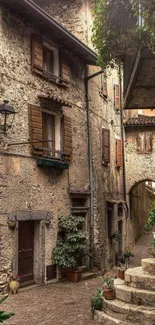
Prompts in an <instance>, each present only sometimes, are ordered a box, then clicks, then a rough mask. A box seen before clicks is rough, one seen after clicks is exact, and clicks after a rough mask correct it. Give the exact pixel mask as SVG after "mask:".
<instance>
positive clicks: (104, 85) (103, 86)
mask: <svg viewBox="0 0 155 325" xmlns="http://www.w3.org/2000/svg"><path fill="white" fill-rule="evenodd" d="M100 95H101V96H102V97H103V98H105V99H107V97H108V90H107V79H106V78H105V77H104V75H102V74H101V92H100Z"/></svg>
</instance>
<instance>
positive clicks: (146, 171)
mask: <svg viewBox="0 0 155 325" xmlns="http://www.w3.org/2000/svg"><path fill="white" fill-rule="evenodd" d="M140 132H152V138H153V143H152V145H153V148H152V149H153V150H152V153H150V154H139V153H138V152H137V140H136V139H137V138H138V135H139V133H140ZM125 136H126V147H125V159H126V171H127V174H126V183H127V199H128V204H129V206H130V203H131V202H130V195H131V193H134V195H135V199H134V201H133V208H134V211H133V209H132V208H131V211H130V215H131V217H132V219H131V220H128V238H127V242H128V245H129V246H130V247H132V246H133V245H134V244H135V242H136V240H137V239H138V236H139V235H140V231H141V229H142V228H143V226H144V224H145V221H146V219H147V207H148V199H147V196H148V195H147V193H146V191H144V190H143V195H142V193H141V192H142V190H141V186H142V187H143V184H144V183H142V185H141V184H139V183H141V182H143V181H146V180H152V181H154V180H155V169H154V159H155V141H154V129H153V128H151V127H150V128H143V131H142V129H141V128H139V129H138V128H137V127H136V128H134V129H133V128H130V129H126V132H125ZM138 184H139V185H138ZM140 185H141V186H140ZM137 186H138V187H137ZM139 192H140V194H139ZM135 210H136V211H135Z"/></svg>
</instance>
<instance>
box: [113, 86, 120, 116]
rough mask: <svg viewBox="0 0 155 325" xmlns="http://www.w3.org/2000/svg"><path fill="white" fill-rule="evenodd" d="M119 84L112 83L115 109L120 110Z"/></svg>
mask: <svg viewBox="0 0 155 325" xmlns="http://www.w3.org/2000/svg"><path fill="white" fill-rule="evenodd" d="M120 104H121V102H120V86H119V85H117V84H115V85H114V105H115V109H116V110H120Z"/></svg>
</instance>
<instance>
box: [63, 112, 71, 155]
mask: <svg viewBox="0 0 155 325" xmlns="http://www.w3.org/2000/svg"><path fill="white" fill-rule="evenodd" d="M62 122H63V135H62V136H63V139H62V140H63V151H64V152H65V153H67V154H68V155H69V156H68V155H66V156H65V160H71V156H72V123H71V118H70V117H68V116H66V115H64V116H63V120H62Z"/></svg>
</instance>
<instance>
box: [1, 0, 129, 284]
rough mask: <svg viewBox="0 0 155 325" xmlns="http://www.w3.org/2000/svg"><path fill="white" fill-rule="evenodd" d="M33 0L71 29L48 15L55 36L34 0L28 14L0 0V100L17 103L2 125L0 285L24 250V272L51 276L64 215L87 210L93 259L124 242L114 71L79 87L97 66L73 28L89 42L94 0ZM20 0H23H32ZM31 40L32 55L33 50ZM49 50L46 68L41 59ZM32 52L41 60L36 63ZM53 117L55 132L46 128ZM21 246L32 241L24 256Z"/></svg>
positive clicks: (107, 258)
mask: <svg viewBox="0 0 155 325" xmlns="http://www.w3.org/2000/svg"><path fill="white" fill-rule="evenodd" d="M36 2H37V3H38V5H42V6H43V4H44V8H43V9H45V10H46V11H48V13H49V14H51V15H52V17H53V18H55V19H56V20H57V22H58V23H63V24H64V25H65V27H66V28H68V29H69V31H71V32H72V33H73V34H70V33H69V32H68V30H66V29H64V28H63V27H62V26H61V25H57V23H56V22H55V21H54V20H52V24H53V25H54V26H55V24H56V26H57V27H58V28H59V27H60V29H61V33H62V37H61V33H60V34H58V39H57V37H56V36H57V35H55V34H54V33H53V34H52V33H49V30H48V28H49V25H48V24H51V21H50V16H46V14H45V13H44V12H43V11H41V9H40V8H39V7H37V6H35V5H34V4H32V3H31V5H32V7H35V10H36V11H35V14H36V16H35V19H33V18H34V17H33V10H32V11H31V15H27V12H28V9H27V8H24V7H22V6H23V4H22V1H18V0H17V6H16V12H14V9H13V6H12V5H11V1H8V2H6V1H4V2H3V1H2V5H1V8H0V42H1V48H0V66H1V72H0V73H1V85H0V97H1V102H3V100H4V99H6V98H7V99H8V100H9V102H10V105H12V106H13V107H14V108H15V110H16V112H18V113H17V114H16V115H15V118H14V121H13V124H12V127H11V128H10V129H9V130H8V131H7V133H6V134H5V135H4V134H3V132H1V135H0V166H1V168H0V253H1V255H0V259H1V261H0V285H1V289H3V288H4V287H5V286H6V283H7V281H8V279H9V276H10V274H11V273H12V272H13V273H14V274H18V273H20V266H21V269H22V270H23V268H24V265H25V264H24V263H25V262H24V259H29V263H30V264H31V267H30V268H29V266H28V267H27V266H26V267H27V269H26V270H25V271H23V275H21V274H19V275H20V276H21V277H22V280H23V281H25V282H28V283H30V282H31V281H35V282H36V283H39V284H43V283H46V282H47V281H48V280H50V279H51V278H52V277H53V276H54V275H53V274H54V268H53V266H52V262H51V254H52V249H53V248H54V247H55V243H56V239H57V235H58V230H59V229H58V218H59V216H61V215H65V214H70V213H73V214H75V215H77V214H80V215H82V216H83V217H84V223H85V229H86V230H87V231H88V233H90V243H89V244H90V248H91V251H93V253H94V258H93V264H94V265H96V266H98V268H99V269H101V270H102V271H103V272H104V271H105V270H106V269H107V268H109V266H110V265H113V263H114V261H115V255H116V253H121V251H122V249H123V247H124V246H125V243H126V214H125V211H126V209H125V202H124V186H123V184H124V182H123V161H122V154H121V148H122V147H121V146H122V142H121V137H122V132H121V115H120V110H119V107H116V100H117V99H118V98H117V96H116V86H119V76H118V73H117V72H114V74H113V75H112V76H111V77H110V78H109V79H108V81H107V83H106V84H107V88H105V89H106V90H105V89H104V90H103V86H104V87H106V85H105V78H104V75H103V74H100V75H99V76H98V77H94V78H92V79H91V80H89V81H88V84H87V87H86V81H85V80H86V78H85V77H86V75H85V70H86V65H88V75H90V74H93V73H95V72H96V71H99V70H100V68H99V67H95V63H94V60H95V59H94V58H95V54H94V52H93V51H92V50H91V49H89V48H88V47H87V46H86V45H84V44H83V43H81V42H79V41H78V39H77V38H76V37H74V35H75V36H77V37H78V38H79V39H80V40H82V41H84V42H85V43H87V44H89V41H90V33H89V26H90V24H91V21H92V20H91V10H92V3H91V2H89V1H86V2H83V1H74V2H73V1H72V2H70V1H69V2H68V3H67V1H57V2H56V4H55V3H54V2H52V5H51V2H50V1H44V2H43V1H42V2H40V1H36ZM24 3H26V5H27V4H28V6H29V5H30V2H29V0H27V1H26V2H24ZM62 3H63V5H62ZM23 8H24V9H23ZM18 9H19V10H18ZM26 10H27V11H26ZM40 14H43V15H45V16H46V23H45V22H44V21H42V24H39V23H38V22H39V20H37V19H40V18H37V17H38V16H37V15H40ZM39 17H40V16H39ZM52 17H51V19H52ZM66 17H67V18H66ZM43 24H45V25H44V26H43ZM46 24H47V25H46ZM53 25H52V26H53ZM42 26H43V28H42ZM50 26H51V25H50ZM54 28H55V27H54ZM43 29H44V31H43ZM34 35H35V36H36V35H37V38H35V41H34V43H33V37H34ZM51 35H54V36H53V37H54V43H53V39H51ZM63 35H64V37H63ZM32 36H33V37H32ZM65 37H66V39H65V42H64V38H65ZM40 39H42V46H43V47H45V48H46V50H45V52H44V53H45V54H44V59H43V62H42V64H44V72H49V70H50V69H54V71H53V70H52V71H53V74H54V75H55V76H56V78H53V77H51V75H48V74H47V73H46V74H44V75H43V74H42V70H43V69H40V66H39V64H40V55H41V54H42V52H40V51H42V50H41V48H40ZM71 39H72V42H73V45H74V44H75V46H77V49H76V53H75V50H74V47H73V50H72V51H71V46H73V45H72V43H71V45H69V42H70V41H71ZM67 40H68V41H67ZM61 42H64V43H63V47H62V43H61ZM77 43H78V45H77ZM36 47H37V48H39V50H38V51H39V54H38V52H37V54H38V56H37V57H36V56H33V54H34V52H33V51H34V50H35V48H36ZM59 48H61V50H62V48H63V51H62V52H63V56H64V57H63V56H62V61H61V64H62V65H61V72H62V73H63V72H64V75H63V77H62V78H60V77H59V75H58V74H59V71H58V70H59V69H58V64H57V62H58V60H59V59H58V49H59ZM51 50H52V53H53V58H54V59H53V60H54V61H53V62H54V67H53V66H52V68H51V67H50V63H49V62H50V61H49V59H48V58H49V56H50V55H51V54H49V53H50V51H51ZM35 54H36V53H35ZM32 58H33V60H34V61H33V60H32ZM63 59H64V61H63ZM35 60H39V63H38V62H37V64H38V65H36V66H37V69H36V66H34V62H35V63H36V61H35ZM62 62H64V64H63V63H62ZM90 65H94V66H93V67H92V66H90ZM38 66H39V69H38ZM55 66H56V68H55ZM66 75H67V77H66ZM61 76H62V75H61ZM68 78H69V79H68ZM61 79H62V80H61ZM114 88H115V91H114ZM86 99H87V100H86ZM118 100H119V99H118ZM49 113H50V114H49ZM47 114H48V115H50V118H49V117H48V118H47ZM53 121H54V122H53ZM49 125H50V127H49ZM51 126H52V130H53V128H54V135H53V133H52V134H51V131H48V132H47V130H49V128H50V130H51ZM107 129H108V131H107ZM104 130H105V131H104ZM51 142H52V144H51V145H47V144H48V143H51ZM53 143H54V144H53ZM103 143H104V148H103ZM116 144H117V145H119V146H120V147H119V148H120V150H118V147H117V148H116ZM105 148H106V149H105ZM60 151H61V152H60ZM118 151H119V152H118ZM49 152H50V154H49ZM53 152H54V157H53ZM62 157H63V158H62ZM118 158H119V159H120V160H119V161H118V160H117V159H118ZM118 229H119V230H120V231H121V233H122V241H121V243H120V245H113V244H112V240H111V235H112V234H113V233H115V232H117V231H118ZM28 236H30V237H28ZM23 241H25V242H27V241H29V242H30V244H31V245H30V247H27V246H26V249H25V247H24V244H23ZM117 246H119V247H117ZM25 250H26V251H27V252H28V251H29V253H28V255H27V256H26V255H25V254H26V253H25ZM22 263H23V264H22ZM26 265H27V264H26ZM32 266H33V267H32ZM24 272H25V273H24ZM29 275H30V276H29Z"/></svg>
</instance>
